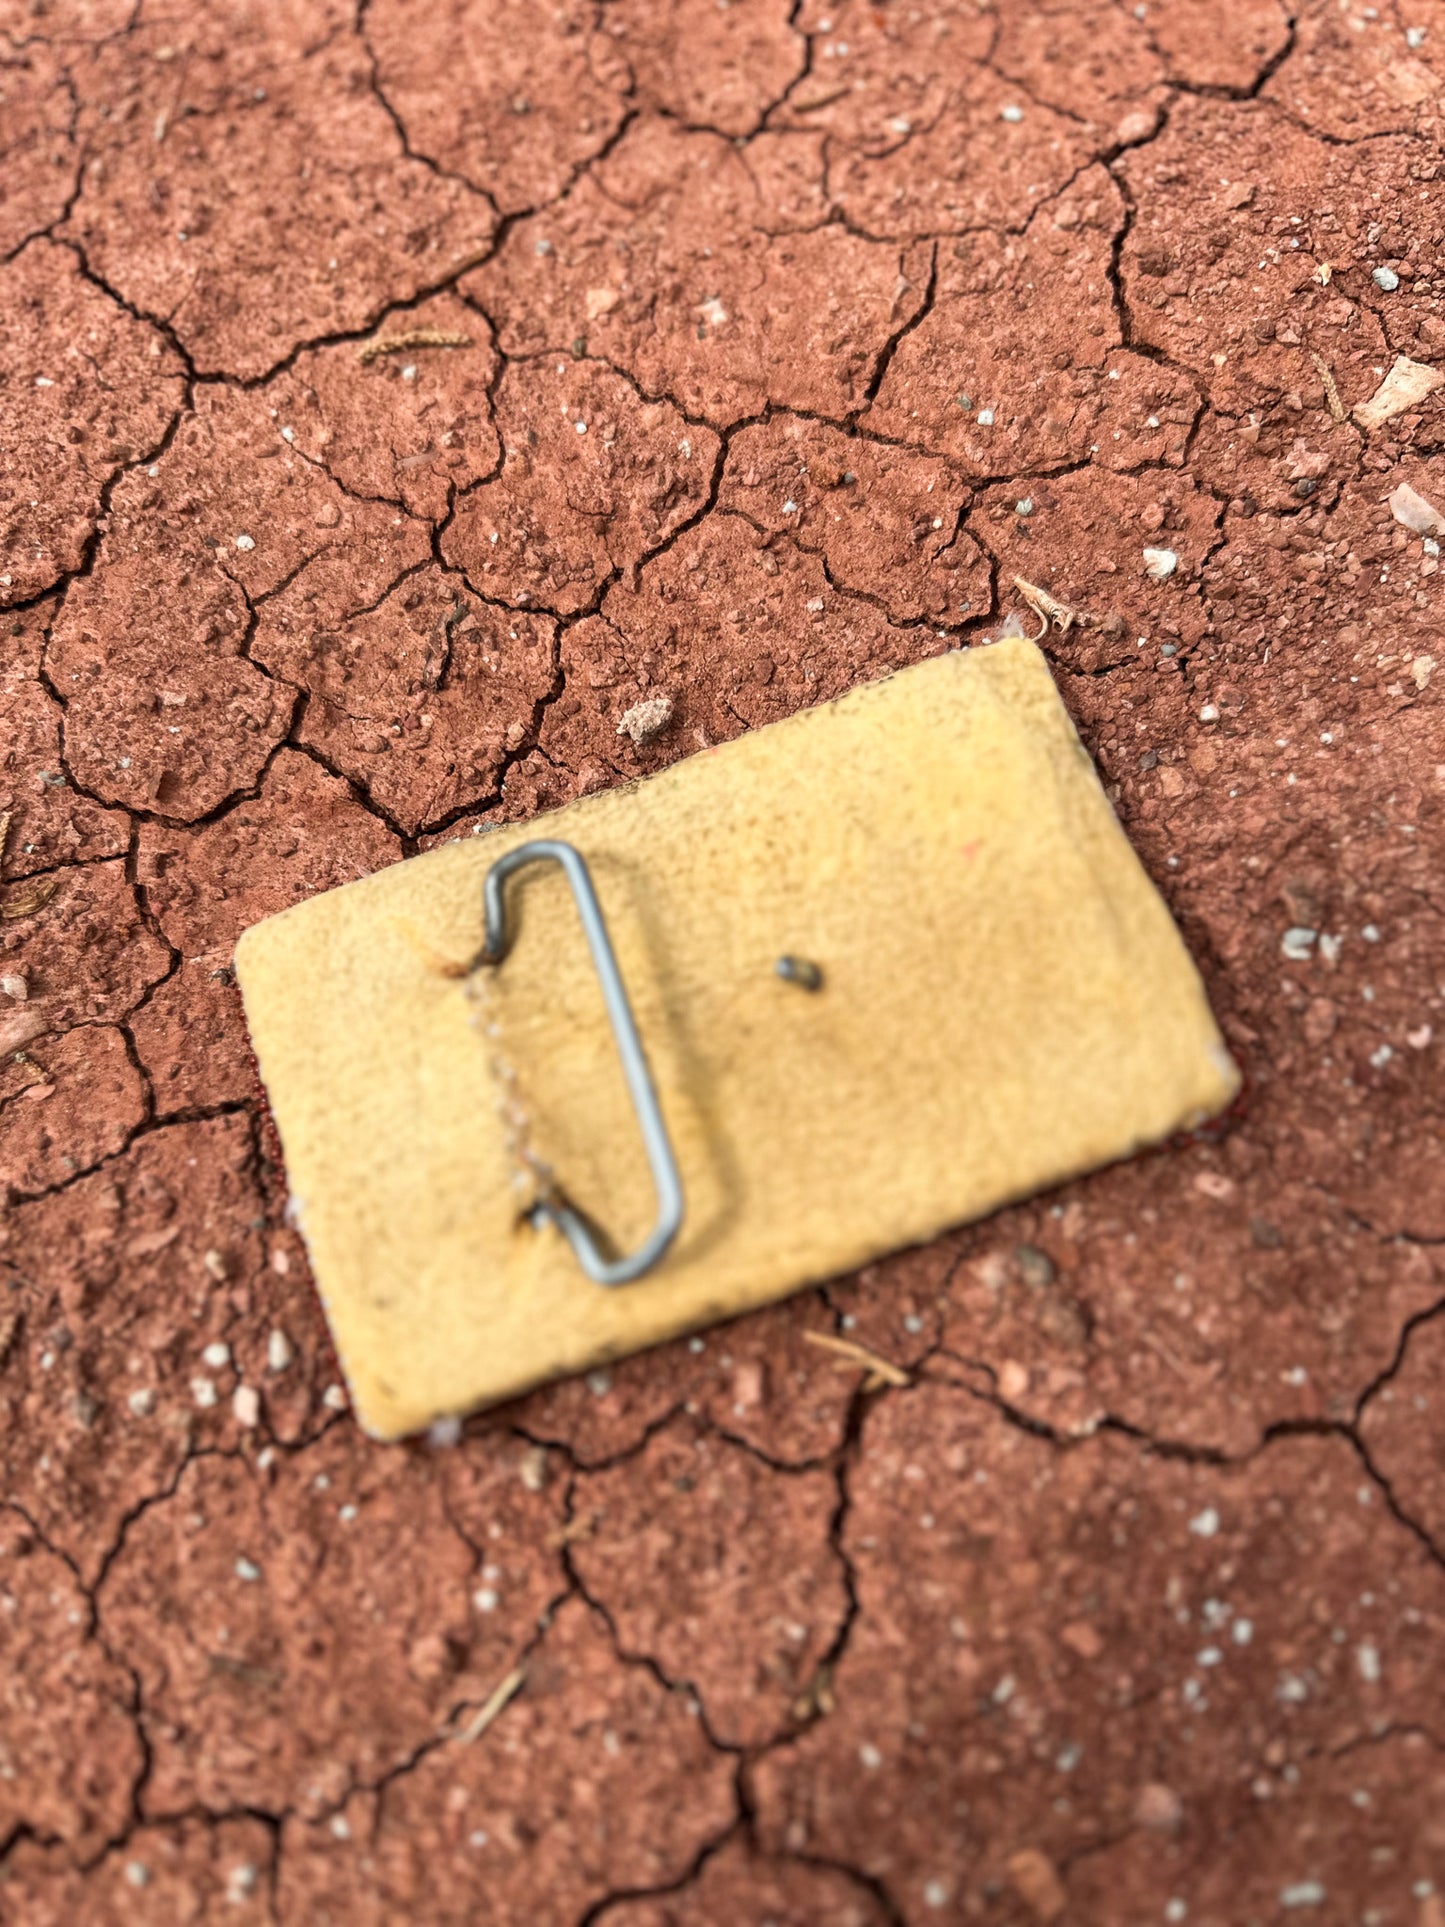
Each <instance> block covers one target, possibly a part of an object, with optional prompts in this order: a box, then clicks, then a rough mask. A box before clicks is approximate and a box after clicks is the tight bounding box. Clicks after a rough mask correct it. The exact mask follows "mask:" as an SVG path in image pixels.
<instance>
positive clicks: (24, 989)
mask: <svg viewBox="0 0 1445 1927" xmlns="http://www.w3.org/2000/svg"><path fill="white" fill-rule="evenodd" d="M0 991H3V992H4V993H5V995H6V996H7V997H9V998H10V999H11V1000H12V1001H13V1002H15V1003H17V1004H23V1003H24V1002H25V999H26V998H27V997H28V996H29V995H30V985H29V982H28V981H27V979H26V978H24V977H16V976H5V977H0Z"/></svg>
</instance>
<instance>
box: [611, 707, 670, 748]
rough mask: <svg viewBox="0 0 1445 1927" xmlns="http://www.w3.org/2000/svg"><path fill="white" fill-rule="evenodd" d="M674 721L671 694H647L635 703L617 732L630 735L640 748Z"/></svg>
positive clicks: (625, 714) (618, 726)
mask: <svg viewBox="0 0 1445 1927" xmlns="http://www.w3.org/2000/svg"><path fill="white" fill-rule="evenodd" d="M671 721H672V698H671V696H667V695H662V696H647V697H645V698H644V699H643V701H641V702H640V703H634V704H633V705H632V707H631V709H629V710H627V711H626V712H625V713H624V714H623V716H622V719H621V721H620V722H619V723H618V725H617V734H618V735H619V736H626V737H628V738H629V739H630V740H631V741H632V742H633V743H634V744H635V745H636V747H637V748H638V749H641V747H642V745H643V744H644V743H650V742H651V741H652V739H653V737H654V736H659V735H661V733H662V731H663V730H664V729H666V728H667V725H668V724H669V723H670V722H671Z"/></svg>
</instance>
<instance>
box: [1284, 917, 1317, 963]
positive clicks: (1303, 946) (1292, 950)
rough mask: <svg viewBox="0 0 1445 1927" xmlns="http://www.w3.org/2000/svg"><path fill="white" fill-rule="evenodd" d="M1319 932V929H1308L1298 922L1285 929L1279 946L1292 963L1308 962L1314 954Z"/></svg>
mask: <svg viewBox="0 0 1445 1927" xmlns="http://www.w3.org/2000/svg"><path fill="white" fill-rule="evenodd" d="M1318 934H1319V933H1318V931H1315V930H1307V929H1306V928H1305V926H1304V925H1303V924H1302V923H1297V924H1295V925H1294V926H1293V927H1292V928H1291V929H1289V930H1286V931H1285V933H1284V935H1283V936H1282V937H1281V938H1280V940H1279V947H1280V949H1281V950H1282V951H1283V953H1284V955H1285V956H1286V957H1288V958H1289V960H1290V962H1291V963H1308V962H1309V960H1310V958H1311V957H1312V956H1313V955H1314V947H1315V938H1316V937H1317V936H1318Z"/></svg>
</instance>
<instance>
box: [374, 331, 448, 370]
mask: <svg viewBox="0 0 1445 1927" xmlns="http://www.w3.org/2000/svg"><path fill="white" fill-rule="evenodd" d="M471 345H472V338H471V336H470V335H457V334H448V333H447V331H446V329H445V328H412V329H411V330H410V331H409V332H408V333H406V334H404V335H384V336H381V335H379V336H378V337H377V338H376V340H374V341H363V342H362V344H361V346H360V347H359V348H358V349H357V351H356V359H357V360H358V361H360V362H367V361H375V360H376V358H377V356H378V355H400V354H405V352H406V351H407V349H408V348H470V347H471Z"/></svg>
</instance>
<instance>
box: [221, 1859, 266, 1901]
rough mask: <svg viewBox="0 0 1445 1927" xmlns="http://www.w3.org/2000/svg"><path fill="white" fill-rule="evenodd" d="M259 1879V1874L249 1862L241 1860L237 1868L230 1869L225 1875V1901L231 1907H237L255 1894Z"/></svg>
mask: <svg viewBox="0 0 1445 1927" xmlns="http://www.w3.org/2000/svg"><path fill="white" fill-rule="evenodd" d="M259 1879H260V1874H259V1873H258V1871H257V1869H256V1868H255V1867H253V1866H252V1865H251V1863H250V1861H249V1860H243V1861H242V1862H241V1864H240V1865H239V1866H236V1867H232V1869H231V1871H230V1872H229V1873H228V1874H227V1875H226V1898H227V1900H229V1901H230V1903H231V1905H232V1906H233V1907H239V1906H240V1904H241V1902H242V1901H244V1900H247V1899H249V1898H250V1896H251V1895H252V1894H253V1893H255V1891H256V1883H257V1881H258V1880H259Z"/></svg>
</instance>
